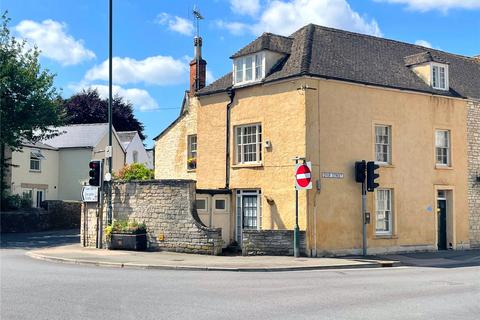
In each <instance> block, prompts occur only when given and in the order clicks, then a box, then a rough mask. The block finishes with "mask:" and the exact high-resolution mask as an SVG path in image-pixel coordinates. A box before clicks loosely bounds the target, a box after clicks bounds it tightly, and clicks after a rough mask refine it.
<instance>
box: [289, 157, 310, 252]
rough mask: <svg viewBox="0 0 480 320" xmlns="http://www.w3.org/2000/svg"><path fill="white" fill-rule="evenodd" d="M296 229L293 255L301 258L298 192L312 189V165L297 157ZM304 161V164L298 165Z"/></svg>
mask: <svg viewBox="0 0 480 320" xmlns="http://www.w3.org/2000/svg"><path fill="white" fill-rule="evenodd" d="M293 160H295V227H294V229H293V255H294V256H295V257H296V258H297V257H299V256H300V228H299V227H298V190H308V189H312V163H311V162H305V158H300V157H295V158H293ZM298 160H302V161H303V163H298Z"/></svg>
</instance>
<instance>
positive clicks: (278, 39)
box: [230, 32, 293, 59]
mask: <svg viewBox="0 0 480 320" xmlns="http://www.w3.org/2000/svg"><path fill="white" fill-rule="evenodd" d="M292 42H293V38H291V37H284V36H280V35H277V34H273V33H268V32H265V33H263V34H262V35H261V36H260V37H258V38H257V39H255V40H253V41H252V42H250V44H248V45H247V46H245V47H243V48H242V49H240V50H239V51H238V52H237V53H235V54H234V55H233V56H231V57H230V58H232V59H233V58H237V57H241V56H245V55H248V54H252V53H255V52H259V51H262V50H269V51H273V52H279V53H287V54H289V53H290V50H291V47H292Z"/></svg>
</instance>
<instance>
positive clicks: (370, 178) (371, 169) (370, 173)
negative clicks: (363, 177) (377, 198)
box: [367, 161, 380, 192]
mask: <svg viewBox="0 0 480 320" xmlns="http://www.w3.org/2000/svg"><path fill="white" fill-rule="evenodd" d="M378 168H380V166H379V165H378V164H375V162H373V161H369V162H367V191H368V192H373V191H374V190H375V188H378V186H379V184H378V183H377V182H376V181H375V180H376V179H377V178H378V177H380V175H379V174H378V173H375V171H376V170H377V169H378Z"/></svg>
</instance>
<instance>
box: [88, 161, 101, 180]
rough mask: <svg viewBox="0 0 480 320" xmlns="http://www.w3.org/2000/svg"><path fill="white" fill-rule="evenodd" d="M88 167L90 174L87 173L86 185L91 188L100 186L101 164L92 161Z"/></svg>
mask: <svg viewBox="0 0 480 320" xmlns="http://www.w3.org/2000/svg"><path fill="white" fill-rule="evenodd" d="M88 166H89V167H90V172H89V173H88V175H89V176H90V180H88V184H89V185H91V186H97V187H98V186H100V185H101V183H102V180H101V178H102V162H101V161H98V160H93V161H90V163H89V165H88Z"/></svg>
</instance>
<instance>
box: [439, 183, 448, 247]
mask: <svg viewBox="0 0 480 320" xmlns="http://www.w3.org/2000/svg"><path fill="white" fill-rule="evenodd" d="M437 232H438V235H437V239H438V240H437V247H438V250H447V191H446V190H438V191H437Z"/></svg>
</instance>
